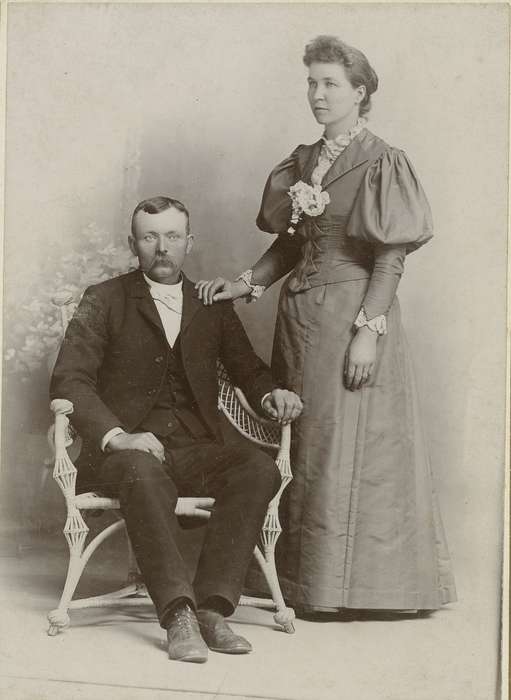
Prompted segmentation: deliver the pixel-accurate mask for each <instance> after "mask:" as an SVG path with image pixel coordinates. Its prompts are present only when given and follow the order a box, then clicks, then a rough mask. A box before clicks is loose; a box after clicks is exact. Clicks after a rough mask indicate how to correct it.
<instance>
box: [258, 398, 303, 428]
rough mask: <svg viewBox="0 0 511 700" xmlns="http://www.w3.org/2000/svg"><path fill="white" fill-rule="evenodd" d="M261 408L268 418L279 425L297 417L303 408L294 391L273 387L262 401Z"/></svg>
mask: <svg viewBox="0 0 511 700" xmlns="http://www.w3.org/2000/svg"><path fill="white" fill-rule="evenodd" d="M263 409H264V410H265V411H266V413H267V414H268V415H269V416H270V418H272V419H273V420H276V421H278V422H279V423H280V424H281V425H287V424H288V423H291V421H294V420H295V418H298V416H299V415H300V413H301V412H302V410H303V404H302V401H301V399H300V397H299V396H298V394H295V393H294V391H288V390H287V389H274V390H273V391H272V392H271V394H270V395H269V396H267V397H266V398H265V400H264V401H263Z"/></svg>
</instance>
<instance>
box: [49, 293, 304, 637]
mask: <svg viewBox="0 0 511 700" xmlns="http://www.w3.org/2000/svg"><path fill="white" fill-rule="evenodd" d="M54 303H55V304H57V305H58V306H59V308H60V313H61V319H62V326H63V329H64V330H65V328H66V327H67V324H68V322H69V320H70V318H71V316H72V314H73V312H74V309H75V308H76V304H75V303H73V300H72V298H71V297H70V296H69V295H66V294H62V295H59V296H57V297H55V298H54ZM218 408H219V410H220V411H222V413H223V414H224V415H225V416H226V418H227V419H228V420H229V422H230V423H231V424H232V425H233V426H234V427H235V428H236V429H237V430H238V431H239V432H240V433H241V434H242V435H244V436H245V437H246V438H248V439H249V440H251V441H252V442H254V443H256V444H257V445H260V446H262V447H269V448H272V449H273V450H274V451H275V452H276V464H277V466H278V468H279V471H280V473H281V476H282V483H281V486H280V489H279V491H278V493H277V494H276V495H275V497H274V498H273V499H272V501H271V502H270V504H269V506H268V511H267V514H266V518H265V521H264V525H263V528H262V531H261V536H260V541H259V543H258V545H257V546H256V548H255V550H254V556H255V557H256V559H257V562H258V564H259V566H260V567H261V569H262V571H263V574H264V576H265V578H266V581H267V583H268V587H269V589H270V592H271V595H272V599H264V598H253V597H248V596H242V598H241V600H240V605H251V606H255V607H259V608H266V609H273V610H276V612H275V614H274V620H275V622H276V623H277V624H278V625H279V626H280V627H281V628H283V630H284V631H285V632H288V633H292V632H294V624H293V621H294V618H295V614H294V610H293V609H292V608H289V607H286V604H285V602H284V599H283V597H282V592H281V590H280V585H279V581H278V577H277V571H276V567H275V545H276V542H277V540H278V537H279V535H280V533H281V526H280V522H279V515H278V508H279V502H280V497H281V495H282V492H283V491H284V489H285V488H286V486H287V485H288V483H289V482H290V481H291V479H292V474H291V469H290V461H289V448H290V438H291V428H290V426H289V425H288V426H284V427H283V428H282V429H281V428H280V426H279V425H278V424H276V423H274V422H272V421H267V420H264V419H261V417H260V416H258V415H257V414H256V413H255V412H254V411H253V410H252V409H251V407H250V406H249V405H248V402H247V400H246V398H245V396H244V395H243V392H242V391H241V390H240V389H239V388H237V387H233V386H232V385H231V383H230V382H229V378H228V376H227V374H226V372H225V370H224V369H223V367H222V366H220V365H219V367H218ZM51 410H52V411H53V413H54V416H55V421H54V424H53V426H52V428H50V431H49V433H48V438H49V442H50V446H51V448H52V451H53V453H54V457H55V463H54V469H53V478H54V479H55V481H56V482H57V484H58V485H59V487H60V489H61V491H62V493H63V495H64V498H65V500H66V506H67V519H66V524H65V527H64V536H65V538H66V541H67V544H68V546H69V564H68V571H67V577H66V581H65V585H64V589H63V591H62V595H61V598H60V602H59V604H58V607H57V608H56V609H55V610H52V611H51V612H50V613H49V614H48V620H49V623H50V625H49V628H48V634H49V635H50V636H55V635H56V634H58V633H59V632H60V630H62V629H63V628H65V627H67V626H68V625H69V622H70V619H69V610H73V609H78V608H91V607H107V606H115V605H122V606H132V605H133V606H135V605H152V601H151V599H150V598H149V596H148V594H147V591H146V589H145V586H144V583H143V581H142V579H141V576H140V571H139V570H138V567H137V564H136V560H135V557H134V554H133V550H132V548H131V545H130V542H129V540H128V575H127V581H126V584H125V585H124V586H123V587H122V588H121V589H119V590H117V591H114V592H112V593H108V594H105V595H97V596H93V597H88V598H79V599H73V596H74V593H75V590H76V588H77V586H78V583H79V581H80V578H81V576H82V573H83V572H84V570H85V567H86V564H87V562H88V560H89V559H90V557H91V555H92V554H93V553H94V552H95V551H96V549H97V548H98V547H99V545H100V544H101V543H102V542H104V541H105V540H106V539H107V538H108V537H110V536H111V535H113V534H114V533H116V532H118V531H119V530H121V529H123V528H124V527H125V523H124V520H123V519H122V518H121V517H120V516H119V519H118V520H117V521H116V522H114V523H112V524H110V525H108V526H107V527H105V529H104V530H102V531H101V532H100V533H99V534H97V535H96V536H95V537H94V538H93V539H92V540H91V541H90V542H89V543H88V544H87V545H86V540H87V536H88V533H89V528H88V526H87V524H86V521H85V519H84V517H83V516H84V514H85V513H87V512H89V513H90V512H91V511H106V510H113V511H119V501H118V500H117V499H113V498H106V497H104V496H101V495H100V494H97V493H92V492H91V493H81V494H77V493H76V488H75V487H76V474H77V472H76V467H75V466H74V464H73V462H72V460H71V458H70V456H69V453H68V448H70V446H71V445H74V446H75V448H76V446H77V443H78V445H79V442H80V438H79V436H78V435H77V434H76V432H75V431H74V430H73V428H72V425H71V424H70V420H69V416H70V415H71V414H72V412H73V405H72V403H71V402H70V401H67V400H65V399H55V400H54V401H52V403H51ZM75 452H76V449H75ZM213 507H214V499H212V498H179V499H178V502H177V506H176V511H175V512H176V515H179V516H183V517H195V518H197V517H198V518H204V519H207V518H209V517H210V514H211V510H212V508H213Z"/></svg>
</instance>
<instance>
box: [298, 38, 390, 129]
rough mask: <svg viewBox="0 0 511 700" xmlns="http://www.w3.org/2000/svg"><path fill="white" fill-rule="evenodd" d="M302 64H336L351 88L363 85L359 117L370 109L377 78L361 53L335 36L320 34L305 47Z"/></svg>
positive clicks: (376, 86)
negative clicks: (341, 67) (342, 69)
mask: <svg viewBox="0 0 511 700" xmlns="http://www.w3.org/2000/svg"><path fill="white" fill-rule="evenodd" d="M303 62H304V63H305V65H306V66H307V67H309V66H310V65H311V63H338V64H339V65H341V66H343V67H344V70H345V71H346V77H347V78H348V80H349V81H350V84H351V87H353V88H358V87H360V85H365V89H366V94H365V97H364V99H363V100H362V101H361V102H360V116H363V115H364V114H367V112H369V110H370V109H371V95H372V94H373V92H376V90H377V89H378V76H377V75H376V73H375V72H374V70H373V69H372V68H371V65H370V63H369V61H368V60H367V58H366V57H365V56H364V54H363V53H362V51H359V50H358V49H355V48H353V47H352V46H348V44H345V43H344V42H343V41H341V40H340V39H338V38H337V37H336V36H329V35H326V34H322V35H321V36H318V37H316V38H315V39H313V40H312V41H311V42H309V43H308V44H307V46H306V47H305V55H304V57H303Z"/></svg>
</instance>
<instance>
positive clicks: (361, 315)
mask: <svg viewBox="0 0 511 700" xmlns="http://www.w3.org/2000/svg"><path fill="white" fill-rule="evenodd" d="M354 325H355V326H356V328H362V327H363V326H367V327H368V328H369V330H371V331H373V332H374V333H378V335H387V319H386V317H385V316H384V315H383V314H380V316H375V317H374V318H371V319H368V318H367V315H366V311H365V309H364V307H363V306H362V308H361V309H360V311H359V312H358V316H357V318H356V319H355V323H354Z"/></svg>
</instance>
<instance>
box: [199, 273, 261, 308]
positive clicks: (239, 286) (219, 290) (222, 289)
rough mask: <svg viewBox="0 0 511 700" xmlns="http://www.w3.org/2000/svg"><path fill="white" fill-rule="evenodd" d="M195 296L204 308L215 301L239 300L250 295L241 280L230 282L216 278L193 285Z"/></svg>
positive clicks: (247, 287) (246, 285) (248, 288)
mask: <svg viewBox="0 0 511 700" xmlns="http://www.w3.org/2000/svg"><path fill="white" fill-rule="evenodd" d="M195 289H196V290H197V296H198V297H199V299H201V301H202V303H203V304H205V305H206V306H208V305H211V304H213V302H215V301H223V300H225V299H239V298H240V297H246V296H248V295H249V294H250V287H249V286H248V284H246V283H245V282H243V280H236V281H235V282H231V281H230V280H226V279H225V277H216V278H215V279H214V280H199V281H198V282H196V284H195Z"/></svg>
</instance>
